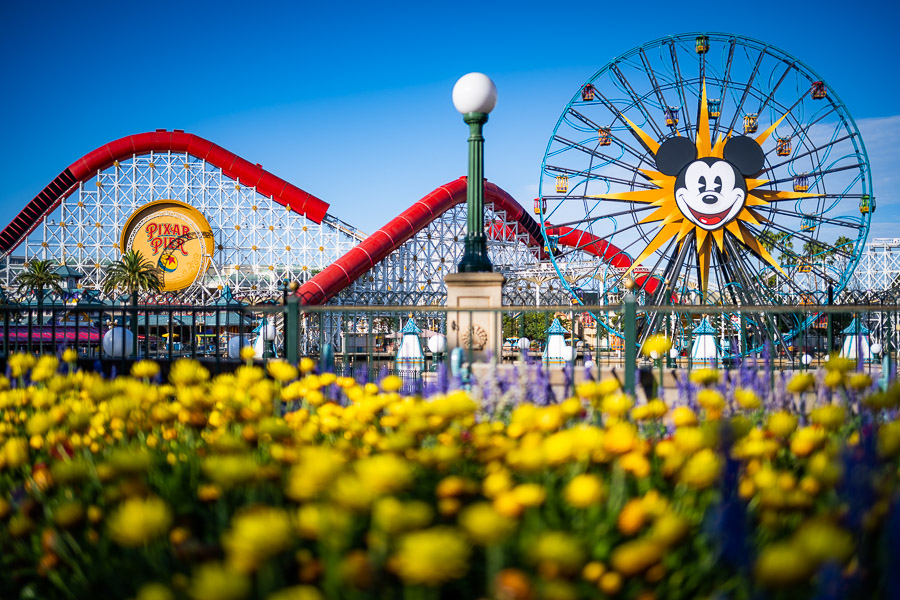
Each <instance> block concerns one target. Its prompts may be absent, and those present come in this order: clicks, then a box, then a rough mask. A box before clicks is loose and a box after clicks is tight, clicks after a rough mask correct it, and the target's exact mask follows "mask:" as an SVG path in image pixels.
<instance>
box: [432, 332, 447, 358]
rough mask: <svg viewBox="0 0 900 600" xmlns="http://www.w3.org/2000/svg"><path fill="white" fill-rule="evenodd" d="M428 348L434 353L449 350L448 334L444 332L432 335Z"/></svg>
mask: <svg viewBox="0 0 900 600" xmlns="http://www.w3.org/2000/svg"><path fill="white" fill-rule="evenodd" d="M428 349H429V350H431V353H432V354H443V353H444V352H446V351H447V336H445V335H444V334H443V333H439V334H437V335H433V336H431V338H430V339H429V340H428Z"/></svg>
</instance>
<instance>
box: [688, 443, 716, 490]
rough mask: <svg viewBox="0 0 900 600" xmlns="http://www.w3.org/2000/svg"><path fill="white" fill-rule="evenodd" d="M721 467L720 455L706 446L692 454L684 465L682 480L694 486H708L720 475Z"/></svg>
mask: <svg viewBox="0 0 900 600" xmlns="http://www.w3.org/2000/svg"><path fill="white" fill-rule="evenodd" d="M719 467H720V461H719V457H718V456H716V454H715V453H714V452H713V451H712V450H710V449H709V448H704V449H703V450H701V451H700V452H698V453H696V454H694V455H693V456H691V457H690V458H689V459H688V461H687V462H686V463H685V465H684V467H682V469H681V481H683V482H684V483H685V484H687V485H688V486H689V487H692V488H696V489H703V488H707V487H709V486H711V485H712V484H713V483H714V482H715V480H716V477H718V475H719Z"/></svg>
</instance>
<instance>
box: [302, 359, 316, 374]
mask: <svg viewBox="0 0 900 600" xmlns="http://www.w3.org/2000/svg"><path fill="white" fill-rule="evenodd" d="M315 368H316V362H315V361H314V360H313V359H311V358H309V357H308V356H304V357H303V358H301V359H300V372H301V373H304V374H305V373H312V372H313V369H315Z"/></svg>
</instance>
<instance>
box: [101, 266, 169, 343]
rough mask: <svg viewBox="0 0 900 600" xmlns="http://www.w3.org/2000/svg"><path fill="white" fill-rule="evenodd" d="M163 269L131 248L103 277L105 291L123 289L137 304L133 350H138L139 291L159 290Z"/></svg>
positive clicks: (109, 292)
mask: <svg viewBox="0 0 900 600" xmlns="http://www.w3.org/2000/svg"><path fill="white" fill-rule="evenodd" d="M162 284H163V278H162V271H160V269H159V267H157V266H156V265H155V264H153V261H150V260H147V259H145V258H144V255H143V254H141V253H140V252H138V251H137V250H129V251H128V252H126V253H125V254H123V255H122V258H120V259H119V260H117V261H115V262H113V263H112V264H110V265H109V266H108V267H107V268H106V276H105V277H104V278H103V288H102V289H103V293H104V294H106V295H111V294H112V293H113V292H114V291H116V290H118V289H121V290H123V291H125V292H127V293H128V294H130V295H131V304H132V305H134V306H135V308H134V312H133V313H132V315H131V331H132V332H133V334H134V336H133V338H132V339H133V342H132V343H133V344H134V345H133V350H132V351H133V352H134V354H135V356H136V355H137V352H138V336H137V328H138V311H137V303H138V292H141V291H148V292H158V291H159V289H160V288H161V287H162Z"/></svg>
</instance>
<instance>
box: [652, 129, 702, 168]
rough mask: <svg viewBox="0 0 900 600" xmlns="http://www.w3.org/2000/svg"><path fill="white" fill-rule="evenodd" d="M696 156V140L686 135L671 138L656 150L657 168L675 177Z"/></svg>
mask: <svg viewBox="0 0 900 600" xmlns="http://www.w3.org/2000/svg"><path fill="white" fill-rule="evenodd" d="M695 158H697V147H696V146H694V142H692V141H691V140H689V139H687V138H684V137H673V138H669V139H667V140H666V141H665V142H663V143H662V145H661V146H660V147H659V150H657V151H656V168H657V169H659V172H660V173H662V174H663V175H668V176H670V177H674V176H675V175H678V173H680V172H681V170H682V169H683V168H685V167H686V166H688V164H690V163H691V161H693V160H694V159H695Z"/></svg>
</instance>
